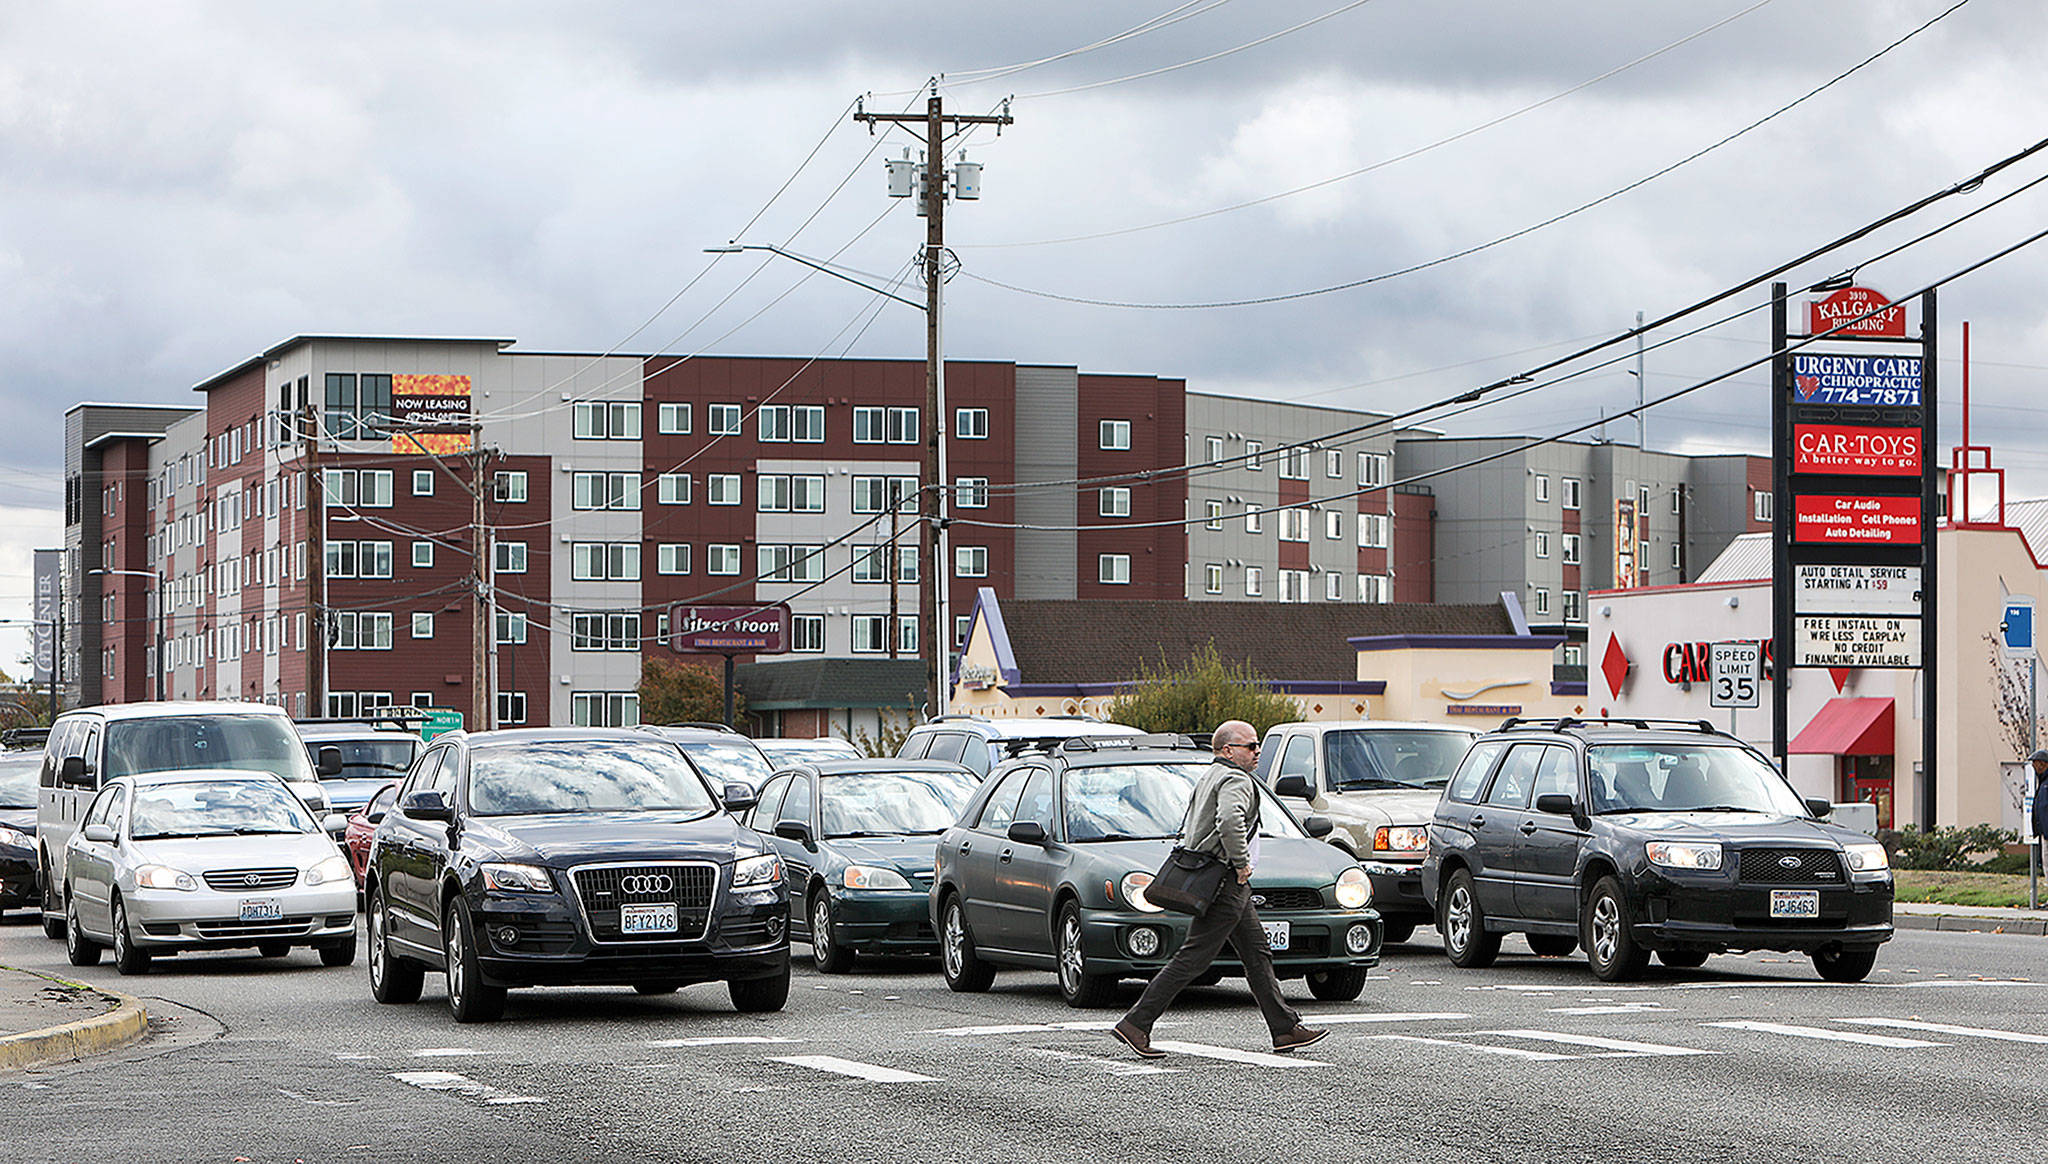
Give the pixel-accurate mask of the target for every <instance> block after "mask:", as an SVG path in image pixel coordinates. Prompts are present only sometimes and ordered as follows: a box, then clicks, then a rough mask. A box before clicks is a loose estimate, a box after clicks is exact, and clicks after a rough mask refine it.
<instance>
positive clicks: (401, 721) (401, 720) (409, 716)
mask: <svg viewBox="0 0 2048 1164" xmlns="http://www.w3.org/2000/svg"><path fill="white" fill-rule="evenodd" d="M426 720H427V713H426V712H424V711H421V710H420V709H418V708H416V707H394V708H391V709H389V710H387V711H379V712H376V713H374V714H370V715H332V716H313V715H307V716H295V717H293V719H292V722H293V723H295V724H299V725H301V726H308V725H317V724H330V723H357V724H367V725H369V726H371V727H375V726H377V725H378V724H390V725H392V726H393V727H396V728H398V729H399V730H401V731H412V730H414V729H416V728H418V727H419V726H420V725H421V724H423V723H425V722H426Z"/></svg>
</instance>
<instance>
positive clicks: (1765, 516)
mask: <svg viewBox="0 0 2048 1164" xmlns="http://www.w3.org/2000/svg"><path fill="white" fill-rule="evenodd" d="M1773 496H1774V495H1773V494H1771V493H1767V492H1765V491H1764V490H1762V489H1759V490H1757V491H1756V492H1755V493H1754V494H1752V498H1753V500H1752V502H1751V504H1752V505H1753V506H1754V508H1753V509H1751V511H1750V512H1751V513H1753V514H1755V515H1756V520H1758V521H1770V520H1771V499H1772V497H1773Z"/></svg>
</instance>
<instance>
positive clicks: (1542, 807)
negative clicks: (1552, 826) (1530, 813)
mask: <svg viewBox="0 0 2048 1164" xmlns="http://www.w3.org/2000/svg"><path fill="white" fill-rule="evenodd" d="M1536 811H1537V812H1547V813H1551V814H1553V815H1555V816H1570V817H1576V816H1578V815H1579V804H1578V801H1576V800H1574V799H1572V798H1571V797H1570V796H1567V795H1566V794H1564V793H1562V792H1546V793H1544V794H1543V795H1541V796H1539V797H1537V798H1536Z"/></svg>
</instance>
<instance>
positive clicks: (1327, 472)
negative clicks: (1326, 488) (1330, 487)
mask: <svg viewBox="0 0 2048 1164" xmlns="http://www.w3.org/2000/svg"><path fill="white" fill-rule="evenodd" d="M1323 475H1324V476H1325V477H1328V478H1329V479H1330V480H1332V481H1335V480H1336V479H1338V478H1339V477H1342V476H1343V475H1344V453H1343V451H1342V450H1340V449H1325V450H1324V451H1323Z"/></svg>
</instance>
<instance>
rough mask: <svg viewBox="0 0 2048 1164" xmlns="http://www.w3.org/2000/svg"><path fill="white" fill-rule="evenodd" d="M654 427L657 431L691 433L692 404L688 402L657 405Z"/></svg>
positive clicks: (679, 433) (684, 434)
mask: <svg viewBox="0 0 2048 1164" xmlns="http://www.w3.org/2000/svg"><path fill="white" fill-rule="evenodd" d="M654 429H655V431H656V432H660V433H667V434H670V435H682V436H687V435H689V432H690V406H689V405H688V404H657V405H655V407H654Z"/></svg>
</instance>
